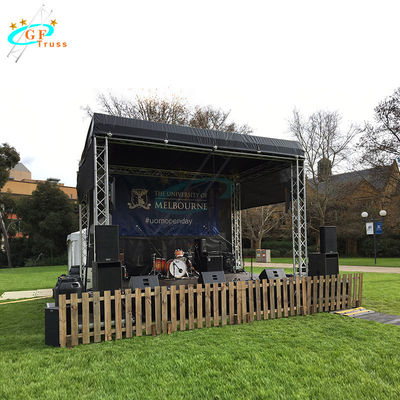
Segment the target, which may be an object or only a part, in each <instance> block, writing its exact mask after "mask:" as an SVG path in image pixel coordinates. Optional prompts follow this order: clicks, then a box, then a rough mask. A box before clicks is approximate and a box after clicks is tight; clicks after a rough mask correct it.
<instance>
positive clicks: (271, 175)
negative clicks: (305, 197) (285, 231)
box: [77, 114, 304, 209]
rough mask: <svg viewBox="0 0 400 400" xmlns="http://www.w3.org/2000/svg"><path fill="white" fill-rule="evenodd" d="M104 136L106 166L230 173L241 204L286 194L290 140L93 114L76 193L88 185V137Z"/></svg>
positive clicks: (293, 149)
mask: <svg viewBox="0 0 400 400" xmlns="http://www.w3.org/2000/svg"><path fill="white" fill-rule="evenodd" d="M94 136H96V137H104V136H107V138H108V147H109V150H108V154H109V157H108V160H109V165H110V170H111V171H112V169H113V168H116V169H118V167H137V168H149V169H155V170H174V171H188V172H197V173H199V174H210V175H213V176H225V177H235V179H236V180H237V181H238V182H240V183H241V190H242V208H243V209H244V208H250V207H257V206H260V205H266V204H273V203H278V202H283V201H286V200H287V196H288V188H289V187H288V185H289V183H290V165H291V164H292V163H293V162H294V161H295V160H296V158H298V157H299V158H303V157H304V152H303V150H302V148H301V146H300V144H299V143H298V142H296V141H291V140H282V139H273V138H267V137H261V136H253V135H240V134H236V133H229V132H221V131H213V130H208V129H198V128H192V127H187V126H180V125H170V124H162V123H156V122H150V121H142V120H137V119H131V118H122V117H116V116H111V115H105V114H94V115H93V118H92V121H91V124H90V128H89V132H88V135H87V138H86V143H85V148H84V151H83V153H82V158H81V162H80V166H79V172H78V185H77V189H78V196H79V198H80V199H81V198H82V196H83V195H84V194H85V193H87V192H88V191H89V190H91V189H93V187H94V149H93V137H94Z"/></svg>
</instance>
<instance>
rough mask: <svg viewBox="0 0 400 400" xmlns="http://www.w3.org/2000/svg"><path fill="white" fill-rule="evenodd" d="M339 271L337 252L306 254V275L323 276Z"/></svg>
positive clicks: (335, 273)
mask: <svg viewBox="0 0 400 400" xmlns="http://www.w3.org/2000/svg"><path fill="white" fill-rule="evenodd" d="M338 273H339V255H338V253H329V254H326V253H310V254H309V255H308V275H310V276H325V275H337V274H338Z"/></svg>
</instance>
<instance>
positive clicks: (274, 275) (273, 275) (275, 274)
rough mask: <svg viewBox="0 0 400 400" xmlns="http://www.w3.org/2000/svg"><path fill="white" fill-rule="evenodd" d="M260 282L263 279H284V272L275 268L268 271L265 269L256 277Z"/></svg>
mask: <svg viewBox="0 0 400 400" xmlns="http://www.w3.org/2000/svg"><path fill="white" fill-rule="evenodd" d="M258 278H259V279H260V281H262V280H263V279H269V280H271V279H282V278H286V274H285V271H284V270H283V268H277V269H268V268H265V269H264V271H262V272H261V274H260V275H259V277H258Z"/></svg>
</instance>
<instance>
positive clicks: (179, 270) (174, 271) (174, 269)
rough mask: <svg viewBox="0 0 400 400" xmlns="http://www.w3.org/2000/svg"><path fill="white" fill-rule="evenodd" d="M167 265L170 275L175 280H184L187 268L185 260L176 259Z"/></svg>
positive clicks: (169, 261)
mask: <svg viewBox="0 0 400 400" xmlns="http://www.w3.org/2000/svg"><path fill="white" fill-rule="evenodd" d="M166 265H167V268H169V273H170V274H171V275H172V276H173V277H174V278H183V277H184V276H185V275H186V271H187V267H186V262H185V261H184V260H182V259H178V258H175V259H173V260H168V261H167V264H166Z"/></svg>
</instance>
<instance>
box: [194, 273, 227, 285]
mask: <svg viewBox="0 0 400 400" xmlns="http://www.w3.org/2000/svg"><path fill="white" fill-rule="evenodd" d="M221 282H226V278H225V274H224V272H223V271H215V272H202V273H201V275H200V278H199V283H203V284H204V283H221Z"/></svg>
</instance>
